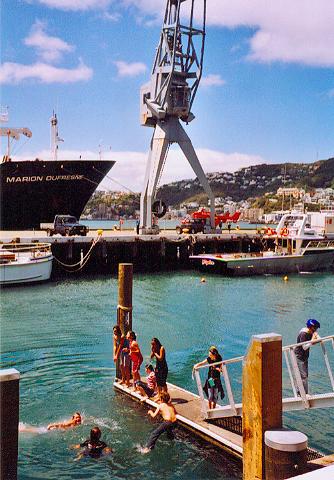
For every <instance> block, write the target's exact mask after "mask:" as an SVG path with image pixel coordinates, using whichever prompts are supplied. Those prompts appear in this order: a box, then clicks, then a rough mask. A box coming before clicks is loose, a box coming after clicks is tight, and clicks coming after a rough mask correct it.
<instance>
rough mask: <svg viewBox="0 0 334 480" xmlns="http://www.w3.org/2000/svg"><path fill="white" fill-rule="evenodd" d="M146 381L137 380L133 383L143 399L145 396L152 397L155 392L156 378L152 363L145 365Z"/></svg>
mask: <svg viewBox="0 0 334 480" xmlns="http://www.w3.org/2000/svg"><path fill="white" fill-rule="evenodd" d="M145 371H146V375H147V376H146V383H145V382H141V381H140V380H138V381H137V382H136V384H135V386H136V388H137V390H138V392H139V393H140V395H142V396H143V397H144V398H143V400H145V399H146V398H151V397H154V395H156V393H157V379H156V378H155V373H154V368H153V366H152V365H145Z"/></svg>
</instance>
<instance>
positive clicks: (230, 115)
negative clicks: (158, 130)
mask: <svg viewBox="0 0 334 480" xmlns="http://www.w3.org/2000/svg"><path fill="white" fill-rule="evenodd" d="M202 2H203V0H195V4H196V5H197V7H200V6H201V5H202ZM188 3H190V0H186V1H185V3H184V5H186V4H188ZM165 7H166V0H2V1H1V64H0V87H1V100H0V103H1V105H3V106H8V107H9V122H8V124H7V125H10V126H15V127H28V128H30V129H31V131H32V134H33V135H32V138H31V139H29V140H28V139H26V138H25V137H23V139H21V140H20V141H19V143H17V142H16V144H15V146H13V150H12V151H13V156H15V155H16V156H17V157H18V158H25V159H27V158H50V127H49V120H50V117H51V114H52V111H53V110H55V111H56V112H57V116H58V120H59V136H60V137H61V138H63V139H64V142H63V143H61V144H60V146H59V158H61V159H66V158H68V159H72V158H79V156H80V155H81V156H82V158H89V159H93V158H99V151H100V152H101V156H102V158H105V159H114V160H116V164H115V166H114V168H113V169H112V171H111V172H110V175H109V177H110V178H112V179H114V180H116V181H117V182H119V183H116V182H114V181H112V180H110V178H109V179H105V180H104V182H103V184H102V185H101V187H102V188H105V189H113V190H118V189H120V186H119V184H121V185H124V186H125V187H127V188H128V189H130V190H132V191H136V192H139V191H141V189H142V186H143V179H144V174H145V165H146V160H147V155H148V149H149V143H150V139H151V136H152V134H153V129H151V128H146V127H141V126H140V123H139V89H140V87H141V85H143V84H144V83H146V82H147V81H148V80H149V78H150V72H151V68H152V64H153V60H154V54H155V50H156V47H157V45H158V41H159V36H160V31H161V25H162V16H163V12H164V9H165ZM333 27H334V1H333V0H293V1H291V0H279V1H278V2H276V1H270V0H269V1H268V0H207V29H206V32H207V36H206V49H205V58H204V72H203V78H202V82H201V85H200V88H199V90H198V93H197V96H196V99H195V101H194V104H193V113H194V114H195V116H196V118H195V120H194V121H193V122H192V123H191V124H189V125H188V126H185V129H186V131H187V133H188V135H189V136H190V138H191V139H192V142H193V145H194V147H195V149H196V151H197V154H198V157H199V159H200V161H201V163H202V166H203V169H204V171H206V172H216V171H236V170H238V169H239V168H242V167H246V166H249V165H256V164H260V163H269V164H270V163H284V162H304V163H308V162H314V161H316V160H320V159H327V158H329V157H332V156H333V155H334V47H333V46H334V28H333ZM4 148H5V142H4V141H2V144H1V153H2V155H3V154H4ZM194 176H195V175H194V174H193V172H192V170H191V167H190V166H189V164H188V163H187V161H186V159H185V158H184V157H183V155H182V153H181V152H180V150H179V148H176V147H173V148H172V150H171V151H170V153H169V156H168V158H167V162H166V166H165V170H164V173H163V175H162V178H161V182H160V184H161V185H162V184H164V183H169V182H172V181H176V180H180V179H187V178H194Z"/></svg>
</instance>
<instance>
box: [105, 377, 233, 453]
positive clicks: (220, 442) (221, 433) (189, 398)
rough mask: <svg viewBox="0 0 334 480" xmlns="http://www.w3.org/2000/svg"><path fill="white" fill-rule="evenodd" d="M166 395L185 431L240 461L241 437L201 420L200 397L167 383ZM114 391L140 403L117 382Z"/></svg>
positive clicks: (149, 403)
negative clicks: (169, 398) (167, 394)
mask: <svg viewBox="0 0 334 480" xmlns="http://www.w3.org/2000/svg"><path fill="white" fill-rule="evenodd" d="M167 385H168V393H169V394H170V396H171V400H172V403H173V405H174V406H175V408H176V412H177V415H176V418H177V421H178V423H179V424H180V425H182V426H183V427H184V428H186V429H187V430H190V431H191V432H192V433H194V434H196V435H197V436H199V437H201V438H203V439H204V440H206V441H209V442H210V443H211V444H213V445H215V446H217V447H219V448H221V449H223V450H224V451H226V452H228V453H229V454H230V455H232V456H234V457H237V458H238V459H242V435H240V434H238V433H234V432H231V431H229V430H226V429H224V428H222V427H220V426H217V425H213V424H212V423H209V422H207V421H205V420H203V418H202V415H201V402H200V397H199V396H198V395H195V394H194V393H191V392H189V391H187V390H184V389H183V388H180V387H178V386H176V385H173V384H171V383H167ZM114 387H115V389H116V390H118V391H120V392H122V393H125V394H127V395H129V396H130V397H131V398H132V399H133V400H137V401H142V400H143V399H142V397H141V396H140V395H139V394H138V393H137V392H134V391H133V390H131V389H129V388H127V387H126V386H124V385H120V384H119V383H118V382H115V383H114ZM142 403H143V404H146V405H149V406H151V407H157V406H158V404H157V403H155V402H153V401H152V400H150V399H145V400H144V401H142Z"/></svg>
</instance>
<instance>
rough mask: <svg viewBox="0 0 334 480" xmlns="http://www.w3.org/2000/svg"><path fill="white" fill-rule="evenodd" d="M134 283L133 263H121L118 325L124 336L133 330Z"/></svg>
mask: <svg viewBox="0 0 334 480" xmlns="http://www.w3.org/2000/svg"><path fill="white" fill-rule="evenodd" d="M132 282H133V265H132V263H120V264H119V265H118V305H117V325H119V327H120V329H121V330H122V334H123V335H126V334H127V333H128V331H129V330H132ZM116 377H117V378H120V368H119V361H118V362H117V364H116Z"/></svg>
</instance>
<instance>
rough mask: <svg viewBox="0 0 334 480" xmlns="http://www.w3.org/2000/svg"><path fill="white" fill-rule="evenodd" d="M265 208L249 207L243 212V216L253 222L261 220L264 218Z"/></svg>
mask: <svg viewBox="0 0 334 480" xmlns="http://www.w3.org/2000/svg"><path fill="white" fill-rule="evenodd" d="M263 215H264V209H263V208H248V209H246V210H244V212H243V218H244V219H245V220H249V221H250V222H251V223H256V222H260V221H262V219H263Z"/></svg>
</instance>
